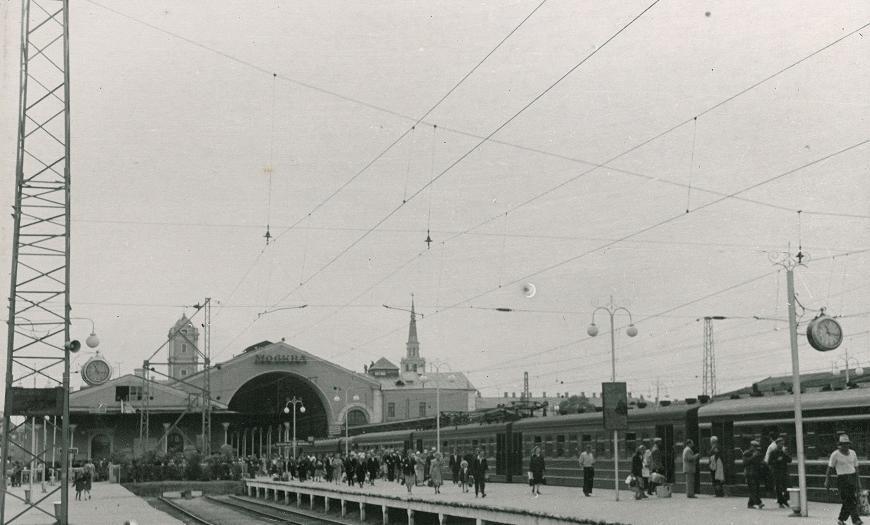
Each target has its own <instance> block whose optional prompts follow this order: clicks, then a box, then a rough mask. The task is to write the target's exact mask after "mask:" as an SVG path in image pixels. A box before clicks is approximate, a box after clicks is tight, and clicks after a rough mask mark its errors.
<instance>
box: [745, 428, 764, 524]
mask: <svg viewBox="0 0 870 525" xmlns="http://www.w3.org/2000/svg"><path fill="white" fill-rule="evenodd" d="M759 447H760V445H759V443H758V441H755V440H753V441H752V442H751V443H750V444H749V450H747V451H746V452H744V453H743V468H744V470H745V474H746V485H747V486H748V488H749V501H748V502H747V503H746V506H747V507H748V508H750V509H763V508H764V503H762V502H761V483H762V481H764V476H763V472H762V467H761V466H762V464H763V463H764V454H763V453H762V452H761V450H759Z"/></svg>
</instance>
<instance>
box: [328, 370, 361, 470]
mask: <svg viewBox="0 0 870 525" xmlns="http://www.w3.org/2000/svg"><path fill="white" fill-rule="evenodd" d="M333 389H334V390H336V392H338V391H339V390H341V391H343V392H344V455H345V456H347V455H349V454H350V425H348V423H347V415H348V413H349V412H350V406H348V405H349V403H350V400H349V399H348V394H350V391H348V390H346V389H343V388H341V387H337V386H336V387H333ZM350 399H352V400H353V401H354V402H357V401H359V394H354V395H353V397H352V398H350ZM332 400H333V401H335V402H336V403H338V402H339V401H341V397H340V396H339V395H338V393H336V394H335V396H334V397H333V398H332Z"/></svg>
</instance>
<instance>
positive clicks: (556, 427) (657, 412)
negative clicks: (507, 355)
mask: <svg viewBox="0 0 870 525" xmlns="http://www.w3.org/2000/svg"><path fill="white" fill-rule="evenodd" d="M698 408H699V407H698V406H697V405H688V404H680V405H670V406H653V407H647V408H638V409H632V410H630V411H629V413H628V427H629V428H628V430H625V431H620V432H619V433H618V449H619V450H618V457H619V460H618V461H619V476H620V478H622V479H624V478H625V476H627V475H628V473H629V472H630V470H631V457H632V455H633V454H634V452H635V450H636V448H637V446H638V445H640V444H642V443H643V442H644V441H649V442H651V441H652V440H653V439H654V438H661V439H662V448H663V452H664V460H665V470H666V473H665V475H666V477H667V478H668V480H669V481H670V482H674V481H675V479H676V472H677V457H678V456H679V451H681V450H682V448H681V447H682V444H683V442H684V441H685V439H686V438H692V439H694V440H695V441H697V440H698V437H699V432H698ZM509 443H510V444H511V445H513V449H511V450H508V451H507V452H506V453H507V454H508V455H509V456H511V457H516V456H517V455H519V457H520V458H521V463H520V468H519V469H517V468H516V460H514V462H513V465H512V466H513V467H514V469H513V472H512V473H513V474H515V475H513V476H511V478H510V479H509V481H514V482H516V481H519V482H527V477H526V476H525V473H526V472H527V471H528V467H529V460H530V458H531V454H532V450H533V449H534V447H536V446H538V447H540V448H541V452H542V454H543V456H544V460H545V463H546V472H545V477H546V479H547V483H548V484H553V485H569V486H580V485H581V484H582V482H583V479H582V472H581V471H580V468H579V465H578V463H577V458H578V456H579V453H580V451H581V450H583V449H585V447H586V445H590V446H591V447H592V452H593V454H594V455H595V459H596V461H595V486H596V487H601V488H608V489H610V488H613V486H614V468H613V467H614V463H613V433H612V432H610V431H605V430H604V422H603V416H602V413H601V412H594V413H586V414H571V415H563V416H553V417H546V418H540V417H537V418H527V419H523V420H520V421H516V422H514V423H513V425H512V436H511V437H510V441H509ZM517 445H519V450H517V449H516V447H517ZM516 474H522V475H520V476H517V475H516ZM623 487H624V486H623Z"/></svg>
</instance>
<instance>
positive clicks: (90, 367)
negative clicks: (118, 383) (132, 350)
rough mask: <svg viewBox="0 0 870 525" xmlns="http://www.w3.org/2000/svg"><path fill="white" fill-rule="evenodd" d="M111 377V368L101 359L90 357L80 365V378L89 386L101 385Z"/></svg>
mask: <svg viewBox="0 0 870 525" xmlns="http://www.w3.org/2000/svg"><path fill="white" fill-rule="evenodd" d="M111 377H112V368H111V367H110V366H109V363H107V362H106V361H104V360H103V359H98V358H94V359H91V360H90V361H88V362H87V363H85V366H83V367H82V379H84V380H85V383H87V384H89V385H91V386H95V385H102V384H103V383H105V382H106V381H108V380H109V378H111Z"/></svg>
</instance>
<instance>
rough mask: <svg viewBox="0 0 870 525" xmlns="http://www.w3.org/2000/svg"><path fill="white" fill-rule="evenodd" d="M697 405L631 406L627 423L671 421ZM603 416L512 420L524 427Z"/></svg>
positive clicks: (560, 423)
mask: <svg viewBox="0 0 870 525" xmlns="http://www.w3.org/2000/svg"><path fill="white" fill-rule="evenodd" d="M698 407H699V405H684V404H679V405H669V406H666V407H663V406H659V405H655V406H648V407H645V408H632V409H630V410H629V411H628V421H629V425H630V424H631V422H632V421H649V420H662V421H673V420H674V419H682V418H683V417H685V415H686V414H687V413H689V412H692V411H695V410H698ZM602 417H603V413H602V412H586V413H583V414H565V415H559V416H548V417H529V418H525V419H521V420H519V421H516V422H514V428H516V429H525V428H528V427H540V426H551V425H559V426H561V425H564V424H566V423H572V422H573V423H577V424H583V423H591V422H595V421H600V420H601V419H602Z"/></svg>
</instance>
